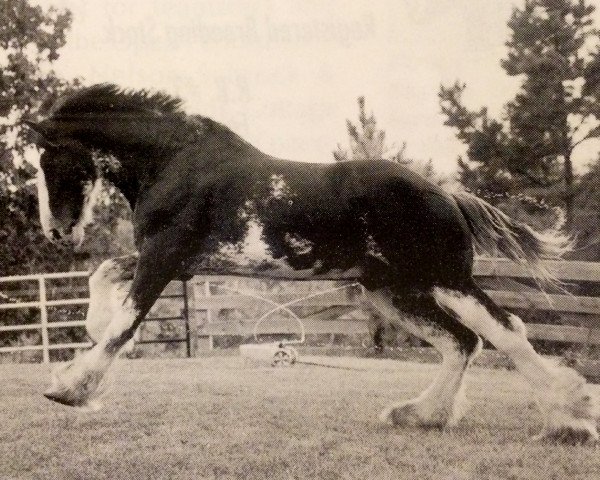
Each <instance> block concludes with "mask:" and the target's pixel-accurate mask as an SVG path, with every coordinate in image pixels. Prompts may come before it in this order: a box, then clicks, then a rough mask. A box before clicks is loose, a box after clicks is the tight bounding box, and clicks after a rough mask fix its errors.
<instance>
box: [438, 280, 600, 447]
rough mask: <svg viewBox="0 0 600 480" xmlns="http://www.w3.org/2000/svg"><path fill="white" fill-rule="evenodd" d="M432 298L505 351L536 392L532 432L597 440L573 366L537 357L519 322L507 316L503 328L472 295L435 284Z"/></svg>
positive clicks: (592, 406) (590, 400)
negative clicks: (536, 424) (539, 418)
mask: <svg viewBox="0 0 600 480" xmlns="http://www.w3.org/2000/svg"><path fill="white" fill-rule="evenodd" d="M434 297H435V299H436V301H437V302H438V303H439V304H440V305H441V306H442V307H443V308H446V309H448V310H451V311H452V312H454V313H455V314H456V315H457V316H458V317H459V319H460V321H461V322H462V323H463V324H464V325H465V326H467V327H468V328H470V329H471V330H473V331H475V332H476V333H478V334H480V335H482V336H483V337H485V338H487V339H488V340H489V341H490V342H491V343H492V344H493V345H494V346H495V347H496V348H498V349H499V350H502V351H504V352H505V353H507V354H508V355H509V356H510V357H511V359H512V360H513V361H514V362H515V365H516V366H517V368H518V369H519V371H520V372H521V373H522V374H523V375H525V377H527V379H528V380H529V382H530V383H531V384H532V386H533V387H534V388H535V390H536V392H537V394H538V402H539V405H540V408H541V409H542V412H543V413H544V417H545V424H544V427H543V429H542V433H541V434H540V435H539V436H538V437H539V438H542V437H551V438H558V439H565V440H567V441H569V438H565V437H568V436H569V435H572V437H575V438H574V440H575V441H577V439H578V438H579V439H583V441H585V440H588V439H589V440H594V441H597V440H598V432H597V430H596V424H595V423H596V419H597V418H598V403H597V400H596V399H595V398H594V396H593V394H592V392H591V391H590V388H589V386H588V385H586V383H585V380H584V379H583V378H582V377H581V376H580V375H579V374H577V373H576V372H575V371H574V370H572V369H569V368H564V367H558V366H556V365H553V364H552V363H551V362H550V361H548V360H546V359H544V358H542V357H541V356H540V355H538V354H537V353H536V352H535V350H534V349H533V347H532V346H531V344H530V343H529V341H528V340H527V336H526V330H525V325H524V324H523V322H522V320H521V319H520V318H519V317H517V316H516V315H511V316H510V321H511V324H512V327H513V330H509V329H507V328H505V327H503V326H502V325H501V324H500V323H499V321H498V320H496V319H495V318H494V317H493V316H492V315H491V314H490V313H489V312H488V310H487V309H486V308H485V307H484V306H483V305H482V304H481V303H480V302H479V301H478V300H477V299H476V298H474V297H472V296H470V295H465V294H463V293H461V292H457V291H450V290H445V289H441V288H436V289H435V290H434Z"/></svg>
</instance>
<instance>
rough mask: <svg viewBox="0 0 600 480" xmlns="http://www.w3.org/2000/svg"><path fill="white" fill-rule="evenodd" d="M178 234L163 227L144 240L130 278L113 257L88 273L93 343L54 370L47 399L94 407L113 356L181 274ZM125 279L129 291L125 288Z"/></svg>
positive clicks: (183, 250) (183, 256)
mask: <svg viewBox="0 0 600 480" xmlns="http://www.w3.org/2000/svg"><path fill="white" fill-rule="evenodd" d="M181 238H182V235H180V233H179V232H173V231H171V230H168V231H167V230H165V231H163V232H161V233H160V234H158V235H155V236H154V237H152V238H150V239H149V240H147V241H145V242H144V244H143V246H142V249H141V252H140V256H139V260H138V262H137V266H136V267H135V274H134V276H133V280H130V279H129V278H128V275H126V271H125V270H119V268H118V266H117V265H116V264H115V263H114V261H112V262H113V263H110V261H109V262H105V263H104V264H103V266H102V267H101V268H100V269H99V271H98V272H96V274H94V276H92V278H91V282H90V284H91V287H92V298H91V299H90V314H92V315H97V318H92V316H91V315H90V316H89V318H88V322H87V325H86V326H87V328H88V331H89V333H90V336H91V337H92V338H93V339H94V340H95V341H96V345H95V346H94V347H93V348H91V349H90V350H88V351H87V352H85V353H84V354H82V355H80V356H79V357H77V358H76V359H75V360H73V361H71V362H69V363H67V364H66V365H63V366H61V367H59V368H58V369H57V370H56V371H55V372H54V373H53V379H52V386H51V387H50V389H49V390H48V391H46V392H45V393H44V395H45V396H46V397H47V398H49V399H50V400H54V401H56V402H58V403H62V404H65V405H70V406H77V407H92V408H95V407H97V406H98V403H97V397H98V395H99V388H98V387H99V386H100V384H101V382H102V379H103V378H104V375H105V373H106V372H107V370H108V369H109V367H110V366H111V364H112V362H113V360H114V359H115V358H116V357H117V356H118V354H119V351H120V350H121V348H122V347H123V346H124V345H125V344H126V343H127V342H128V341H129V340H130V339H131V338H132V337H133V334H134V333H135V330H136V329H137V327H138V325H139V323H140V322H141V321H142V320H143V319H144V317H145V315H146V314H147V313H148V311H149V310H150V308H151V307H152V305H153V304H154V302H155V301H156V299H157V298H158V297H159V296H160V294H161V292H162V291H163V289H164V287H165V286H166V285H167V284H168V283H169V281H171V280H172V279H173V278H174V277H175V276H177V275H178V274H179V273H181V266H182V264H184V263H185V260H186V259H187V258H186V257H187V256H189V255H186V252H188V253H189V251H188V249H186V248H178V245H177V243H178V242H177V241H176V240H181ZM131 263H132V262H124V264H125V265H127V264H129V265H131ZM119 282H121V283H119ZM128 283H129V284H130V285H131V286H130V288H129V290H124V287H126V286H127V284H128ZM102 295H104V296H105V297H104V298H99V296H102Z"/></svg>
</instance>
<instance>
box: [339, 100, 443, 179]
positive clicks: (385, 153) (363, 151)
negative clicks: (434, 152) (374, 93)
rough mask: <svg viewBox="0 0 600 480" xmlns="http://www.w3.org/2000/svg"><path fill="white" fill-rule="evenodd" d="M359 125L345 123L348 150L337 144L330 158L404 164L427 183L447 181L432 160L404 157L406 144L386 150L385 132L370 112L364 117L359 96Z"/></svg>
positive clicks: (347, 121) (363, 103)
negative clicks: (437, 170)
mask: <svg viewBox="0 0 600 480" xmlns="http://www.w3.org/2000/svg"><path fill="white" fill-rule="evenodd" d="M358 122H359V123H358V125H355V124H354V123H352V122H351V121H350V120H346V126H347V129H348V137H349V143H350V151H348V150H346V149H344V148H343V147H342V146H341V145H340V144H338V146H337V150H336V151H334V152H333V158H334V159H335V160H336V161H338V162H341V161H346V160H388V161H391V162H396V163H399V164H401V165H404V166H406V167H408V168H410V169H411V170H413V171H415V172H417V173H418V174H420V175H422V176H423V177H425V178H427V179H429V180H430V181H432V182H434V183H437V184H439V185H442V184H444V183H446V182H447V181H448V180H447V179H446V178H444V177H442V176H440V175H438V174H437V173H436V172H435V169H434V168H433V162H432V161H431V160H429V161H427V162H422V161H419V160H414V159H411V158H408V157H407V156H406V142H404V143H403V144H402V147H400V148H396V147H395V146H392V147H391V148H389V147H388V146H387V145H386V142H385V131H384V130H380V129H378V128H377V120H376V119H375V116H374V115H373V113H371V114H370V115H368V116H367V114H366V111H365V98H364V97H358Z"/></svg>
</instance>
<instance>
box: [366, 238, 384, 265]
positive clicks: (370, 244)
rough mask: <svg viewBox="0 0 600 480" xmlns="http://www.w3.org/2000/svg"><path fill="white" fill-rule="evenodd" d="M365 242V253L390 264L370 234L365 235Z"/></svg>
mask: <svg viewBox="0 0 600 480" xmlns="http://www.w3.org/2000/svg"><path fill="white" fill-rule="evenodd" d="M366 243H367V255H371V256H372V257H375V258H377V259H378V260H381V261H382V262H383V263H385V264H387V265H389V264H390V262H389V261H388V259H387V258H385V257H384V255H383V253H382V252H381V247H380V246H379V244H378V243H377V242H376V241H375V239H374V238H373V236H372V235H369V236H368V237H367V242H366Z"/></svg>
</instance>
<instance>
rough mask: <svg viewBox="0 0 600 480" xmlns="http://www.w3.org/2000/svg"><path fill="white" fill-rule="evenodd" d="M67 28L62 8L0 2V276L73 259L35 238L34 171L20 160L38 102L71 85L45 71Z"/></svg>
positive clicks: (23, 157)
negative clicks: (28, 122)
mask: <svg viewBox="0 0 600 480" xmlns="http://www.w3.org/2000/svg"><path fill="white" fill-rule="evenodd" d="M70 25H71V13H70V12H69V11H66V10H65V11H59V10H57V9H55V8H49V9H47V10H44V9H42V8H41V7H39V6H32V5H30V4H29V2H28V1H27V0H3V2H2V3H1V4H0V48H1V51H2V56H1V57H0V58H1V59H0V64H1V67H2V68H1V70H0V117H2V120H1V121H0V265H1V270H0V274H7V273H17V272H23V271H27V270H28V269H29V266H30V265H31V264H38V265H43V268H46V267H47V268H55V269H63V268H66V267H67V266H69V265H70V264H71V263H72V262H73V261H74V259H75V256H74V254H73V253H72V252H71V250H70V249H65V248H62V247H61V246H56V245H52V244H50V243H49V242H47V241H46V240H45V238H44V237H43V235H41V229H40V226H39V223H38V221H37V216H38V215H37V196H36V192H35V188H34V183H35V173H36V169H35V168H34V167H33V166H32V165H31V164H30V163H28V162H27V160H26V158H27V154H28V152H29V151H30V149H32V148H33V147H32V146H31V139H30V137H29V135H30V132H29V131H28V130H27V129H26V128H23V127H22V120H24V119H31V118H34V112H36V111H37V110H38V109H39V108H40V106H41V105H42V103H44V102H48V101H52V100H53V99H55V98H56V97H57V96H58V95H59V94H60V93H61V92H64V91H65V90H66V89H68V88H71V87H72V86H74V85H77V82H67V81H64V80H62V79H60V78H58V77H57V75H56V74H55V73H54V72H53V70H52V68H51V66H52V63H53V62H54V61H55V60H56V59H58V57H59V53H58V52H59V50H60V49H61V47H63V46H64V44H65V41H66V36H65V34H66V32H67V30H68V29H69V27H70ZM48 259H52V263H51V264H47V263H46V262H47V260H48Z"/></svg>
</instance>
